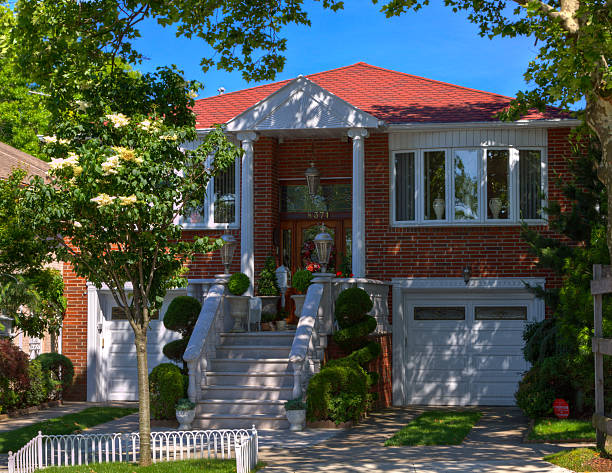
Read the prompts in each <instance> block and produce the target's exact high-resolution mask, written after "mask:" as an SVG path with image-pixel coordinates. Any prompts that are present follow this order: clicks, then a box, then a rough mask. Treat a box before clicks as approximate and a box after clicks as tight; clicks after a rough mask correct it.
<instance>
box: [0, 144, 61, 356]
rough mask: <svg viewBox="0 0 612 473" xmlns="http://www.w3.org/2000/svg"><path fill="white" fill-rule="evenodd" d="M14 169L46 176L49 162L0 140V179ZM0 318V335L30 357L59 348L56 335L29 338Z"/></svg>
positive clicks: (57, 264)
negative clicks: (0, 327)
mask: <svg viewBox="0 0 612 473" xmlns="http://www.w3.org/2000/svg"><path fill="white" fill-rule="evenodd" d="M16 169H22V170H24V171H26V173H27V174H26V177H25V179H26V180H29V179H30V178H31V177H33V176H40V177H43V178H46V177H47V171H48V170H49V164H48V163H46V162H44V161H42V160H40V159H38V158H36V157H34V156H31V155H29V154H28V153H24V152H23V151H20V150H18V149H16V148H13V147H12V146H10V145H7V144H6V143H2V142H0V179H6V178H7V177H9V176H10V175H11V174H12V172H13V171H14V170H16ZM50 266H51V267H52V268H54V269H57V270H58V271H61V263H58V262H54V263H52V264H51V265H50ZM2 318H3V317H2V316H0V323H3V325H5V330H4V331H0V336H1V335H3V334H7V335H10V336H12V337H14V338H13V342H14V343H15V345H16V346H17V347H19V348H20V349H21V350H22V351H24V352H25V353H28V354H29V355H30V357H31V358H34V357H35V356H37V355H39V354H40V353H48V352H51V351H56V350H58V349H61V347H59V346H58V343H59V340H60V339H59V338H58V337H56V336H53V335H47V336H46V337H44V338H43V339H39V338H31V337H29V336H27V335H26V334H24V333H23V332H16V331H15V330H14V329H11V330H9V329H8V324H7V322H8V323H9V324H10V323H11V322H10V320H2Z"/></svg>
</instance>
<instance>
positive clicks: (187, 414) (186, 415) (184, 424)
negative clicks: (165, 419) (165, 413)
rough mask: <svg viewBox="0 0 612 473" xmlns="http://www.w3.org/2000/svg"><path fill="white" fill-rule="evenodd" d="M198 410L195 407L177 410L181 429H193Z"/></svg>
mask: <svg viewBox="0 0 612 473" xmlns="http://www.w3.org/2000/svg"><path fill="white" fill-rule="evenodd" d="M195 414H196V411H195V409H191V410H189V411H179V410H177V411H176V420H178V422H179V424H180V425H179V430H189V429H191V424H192V422H193V420H194V419H195Z"/></svg>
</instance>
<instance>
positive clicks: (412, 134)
mask: <svg viewBox="0 0 612 473" xmlns="http://www.w3.org/2000/svg"><path fill="white" fill-rule="evenodd" d="M546 144H547V130H546V129H545V128H520V129H516V128H474V129H459V130H446V131H421V132H419V131H404V132H394V133H390V134H389V147H390V149H391V151H395V150H401V149H415V148H453V147H457V148H469V147H472V146H534V147H545V146H546Z"/></svg>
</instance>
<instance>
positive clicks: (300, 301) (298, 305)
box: [291, 294, 306, 318]
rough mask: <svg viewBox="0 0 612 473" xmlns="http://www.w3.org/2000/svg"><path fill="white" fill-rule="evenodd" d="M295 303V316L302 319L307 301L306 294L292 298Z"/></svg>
mask: <svg viewBox="0 0 612 473" xmlns="http://www.w3.org/2000/svg"><path fill="white" fill-rule="evenodd" d="M291 299H293V302H294V303H295V315H296V317H298V318H300V317H301V316H302V308H303V307H304V301H305V300H306V294H295V295H293V296H291Z"/></svg>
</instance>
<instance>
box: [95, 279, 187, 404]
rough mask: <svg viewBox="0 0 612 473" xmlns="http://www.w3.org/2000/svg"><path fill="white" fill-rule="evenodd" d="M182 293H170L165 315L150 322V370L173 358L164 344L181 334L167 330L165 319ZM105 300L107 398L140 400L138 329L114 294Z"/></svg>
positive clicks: (148, 343)
mask: <svg viewBox="0 0 612 473" xmlns="http://www.w3.org/2000/svg"><path fill="white" fill-rule="evenodd" d="M178 295H180V292H178V291H173V292H171V293H170V295H168V296H167V297H166V300H165V301H164V304H163V306H162V309H161V315H160V316H159V317H158V318H156V319H155V320H152V321H151V323H150V325H149V332H148V334H147V348H148V365H149V372H150V371H151V370H152V369H153V368H154V367H155V366H157V365H158V364H160V363H166V362H169V361H170V360H169V359H168V358H166V357H165V356H164V355H163V353H162V348H163V346H164V345H165V344H166V343H168V342H170V341H172V340H175V339H177V338H179V335H178V334H177V333H176V332H171V331H169V330H166V328H165V327H164V325H163V323H162V319H163V315H164V314H165V312H166V309H167V307H168V304H169V303H170V301H171V300H172V299H173V298H174V297H176V296H178ZM101 303H102V304H101V305H102V311H103V314H104V328H103V333H102V337H103V340H104V346H103V347H102V354H103V357H104V359H105V363H104V364H105V368H104V371H105V388H106V389H105V390H106V399H108V400H110V401H136V400H138V378H137V376H136V373H137V372H136V347H135V346H134V331H133V330H132V327H131V326H130V324H129V322H128V321H127V320H126V319H125V316H124V315H123V314H122V313H121V311H120V310H118V307H117V306H116V304H115V301H114V300H113V298H112V297H111V296H110V295H103V296H102V297H101Z"/></svg>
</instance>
